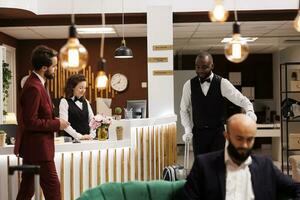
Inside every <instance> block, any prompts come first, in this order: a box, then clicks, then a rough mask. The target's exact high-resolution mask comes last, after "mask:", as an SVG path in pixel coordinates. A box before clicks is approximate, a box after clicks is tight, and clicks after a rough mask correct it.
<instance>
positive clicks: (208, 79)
mask: <svg viewBox="0 0 300 200" xmlns="http://www.w3.org/2000/svg"><path fill="white" fill-rule="evenodd" d="M204 82H208V83H210V82H211V81H210V78H207V79H204V78H200V83H201V84H202V83H204Z"/></svg>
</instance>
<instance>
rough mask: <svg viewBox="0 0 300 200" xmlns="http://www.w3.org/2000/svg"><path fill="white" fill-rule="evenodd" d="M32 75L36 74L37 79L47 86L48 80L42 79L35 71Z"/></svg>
mask: <svg viewBox="0 0 300 200" xmlns="http://www.w3.org/2000/svg"><path fill="white" fill-rule="evenodd" d="M32 73H34V74H35V75H37V77H38V78H39V79H40V81H41V82H42V84H43V85H45V83H46V80H45V79H44V78H43V77H41V76H40V75H39V74H38V73H36V72H35V71H32Z"/></svg>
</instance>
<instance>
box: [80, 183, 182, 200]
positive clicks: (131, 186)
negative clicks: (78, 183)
mask: <svg viewBox="0 0 300 200" xmlns="http://www.w3.org/2000/svg"><path fill="white" fill-rule="evenodd" d="M184 183H185V181H184V180H183V181H175V182H169V181H148V182H142V181H132V182H126V183H104V184H101V185H99V186H96V187H95V188H92V189H89V190H87V191H85V192H84V193H82V195H81V196H80V197H79V198H78V199H77V200H94V199H95V200H96V199H97V200H158V199H159V200H180V199H182V188H183V185H184Z"/></svg>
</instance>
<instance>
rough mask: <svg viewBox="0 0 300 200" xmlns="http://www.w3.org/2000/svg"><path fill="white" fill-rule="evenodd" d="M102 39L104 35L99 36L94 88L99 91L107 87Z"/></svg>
mask: <svg viewBox="0 0 300 200" xmlns="http://www.w3.org/2000/svg"><path fill="white" fill-rule="evenodd" d="M101 18H102V26H103V27H104V26H105V14H104V11H103V10H102V16H101ZM104 38H105V34H104V33H102V34H101V42H100V61H99V62H98V66H97V67H98V73H97V77H96V87H97V88H99V89H105V88H106V86H107V80H108V78H107V75H106V73H105V71H104V68H105V65H106V60H105V59H104V57H103V52H104Z"/></svg>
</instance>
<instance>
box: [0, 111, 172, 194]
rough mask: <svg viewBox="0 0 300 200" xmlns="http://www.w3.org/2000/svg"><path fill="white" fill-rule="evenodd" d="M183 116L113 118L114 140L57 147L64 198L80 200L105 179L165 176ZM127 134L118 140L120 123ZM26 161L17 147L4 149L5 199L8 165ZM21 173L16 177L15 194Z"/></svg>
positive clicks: (0, 162) (0, 174)
mask: <svg viewBox="0 0 300 200" xmlns="http://www.w3.org/2000/svg"><path fill="white" fill-rule="evenodd" d="M176 121H177V116H176V115H171V116H164V117H157V118H146V119H131V120H117V121H113V122H112V124H111V126H110V127H109V140H106V141H97V140H94V141H82V142H81V143H64V144H56V145H55V164H56V169H57V172H58V176H59V179H60V183H61V191H62V196H63V199H66V200H67V199H76V198H77V197H79V196H80V194H81V193H82V192H83V191H85V190H86V189H88V188H91V187H95V186H96V185H98V184H101V183H105V182H112V181H118V182H124V181H129V180H154V179H160V178H161V175H162V170H163V168H164V167H165V166H167V165H170V164H175V163H176V152H177V150H176V146H177V145H176ZM117 126H122V127H123V133H124V137H123V139H122V140H116V131H115V129H116V127H117ZM18 164H22V159H20V158H17V157H16V156H15V155H14V154H13V145H7V146H5V147H0V168H1V170H0V180H1V181H0V199H8V188H7V180H8V179H7V178H8V177H7V168H8V166H9V165H18ZM20 180H21V176H20V173H15V174H14V176H13V185H14V187H13V188H12V191H13V197H14V199H15V197H16V194H17V192H18V189H19V184H20Z"/></svg>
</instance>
